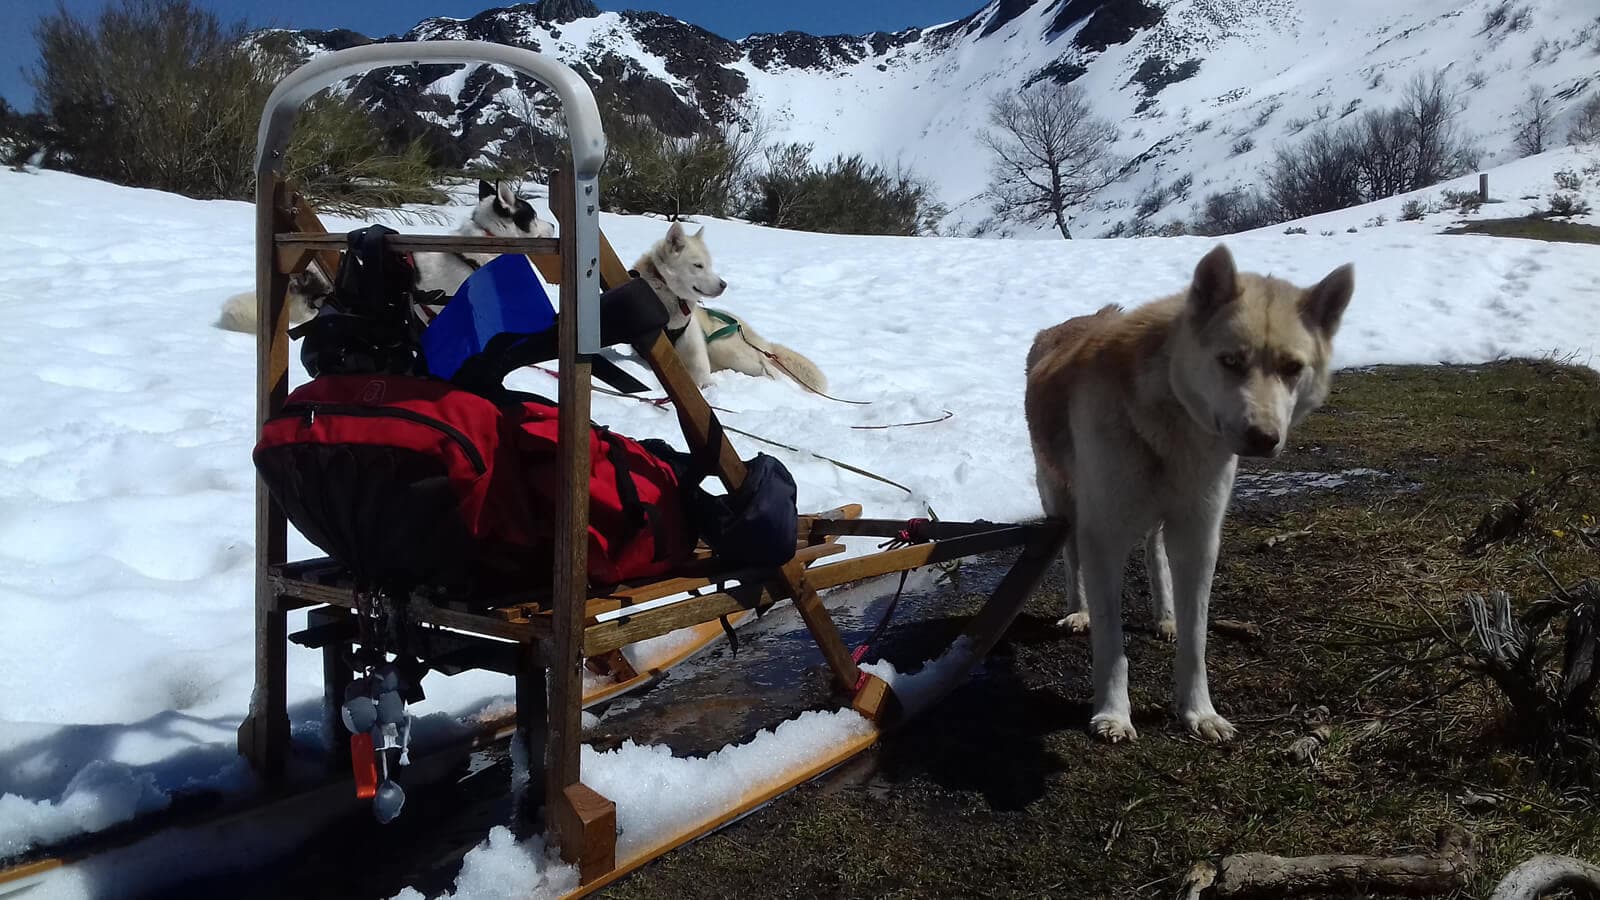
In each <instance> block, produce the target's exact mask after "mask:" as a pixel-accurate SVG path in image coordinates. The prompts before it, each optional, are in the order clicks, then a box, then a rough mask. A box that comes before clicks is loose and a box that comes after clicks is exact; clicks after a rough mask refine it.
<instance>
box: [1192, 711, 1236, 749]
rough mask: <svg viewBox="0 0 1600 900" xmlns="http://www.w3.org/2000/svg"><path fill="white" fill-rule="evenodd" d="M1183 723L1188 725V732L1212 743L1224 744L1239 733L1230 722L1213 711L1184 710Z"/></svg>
mask: <svg viewBox="0 0 1600 900" xmlns="http://www.w3.org/2000/svg"><path fill="white" fill-rule="evenodd" d="M1183 723H1184V724H1185V725H1188V726H1189V733H1190V734H1192V735H1194V736H1195V737H1197V738H1199V739H1200V740H1202V741H1206V742H1207V743H1212V744H1225V743H1227V742H1228V741H1231V740H1233V739H1234V737H1235V736H1236V735H1237V734H1238V733H1239V732H1238V730H1237V729H1236V728H1234V727H1233V723H1232V722H1229V721H1228V720H1227V719H1224V718H1223V717H1221V716H1219V715H1217V714H1216V713H1214V712H1186V713H1184V714H1183Z"/></svg>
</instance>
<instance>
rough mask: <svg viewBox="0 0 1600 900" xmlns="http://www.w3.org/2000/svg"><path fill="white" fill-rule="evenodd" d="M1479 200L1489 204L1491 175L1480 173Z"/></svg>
mask: <svg viewBox="0 0 1600 900" xmlns="http://www.w3.org/2000/svg"><path fill="white" fill-rule="evenodd" d="M1478 199H1479V200H1480V201H1482V202H1484V203H1488V202H1489V173H1488V172H1479V173H1478Z"/></svg>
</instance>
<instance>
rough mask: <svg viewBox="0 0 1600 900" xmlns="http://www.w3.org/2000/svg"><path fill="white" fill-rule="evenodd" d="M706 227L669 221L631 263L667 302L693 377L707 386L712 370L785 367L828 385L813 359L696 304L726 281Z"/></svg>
mask: <svg viewBox="0 0 1600 900" xmlns="http://www.w3.org/2000/svg"><path fill="white" fill-rule="evenodd" d="M705 233H706V230H705V229H704V228H701V229H700V230H699V231H696V232H695V233H694V234H689V233H687V232H686V231H685V230H684V228H683V225H682V224H680V223H678V222H673V223H672V226H671V227H670V228H668V229H667V234H666V236H665V237H663V238H662V239H661V240H659V241H657V242H656V243H655V244H654V245H653V246H651V248H650V249H649V250H648V251H646V252H645V254H644V255H643V256H641V257H639V261H638V262H636V263H634V265H633V269H634V271H635V272H638V273H639V277H641V278H643V279H644V280H645V281H646V282H647V283H649V285H650V287H651V289H652V290H654V291H655V292H656V296H658V297H660V298H661V302H662V303H663V304H665V305H666V307H667V315H668V322H667V333H668V334H669V335H671V336H672V346H673V347H674V348H675V349H676V350H677V351H678V356H679V357H681V358H682V359H683V363H684V365H685V366H687V367H688V369H689V374H690V375H691V376H693V377H694V380H695V383H696V384H698V385H700V386H701V387H705V386H706V384H707V383H709V382H710V381H711V373H712V372H720V371H722V370H724V369H732V370H734V371H735V372H743V373H744V374H746V375H755V376H761V375H765V376H767V377H769V378H776V377H777V376H778V373H779V372H784V373H785V374H787V375H789V376H790V377H792V378H794V379H795V380H797V381H799V382H801V384H802V385H803V386H805V387H809V388H811V389H812V390H814V391H826V390H827V389H828V379H827V378H826V377H824V376H823V374H822V371H821V370H820V369H818V368H817V366H816V364H815V363H813V362H812V361H811V360H809V359H806V358H805V357H804V356H801V355H800V354H799V353H797V352H795V351H794V350H791V349H789V348H788V347H785V346H783V345H782V344H775V343H773V342H771V341H768V340H766V339H764V338H763V337H761V335H759V334H757V333H756V331H755V329H753V328H751V327H750V324H749V323H748V322H746V321H744V320H743V319H741V318H739V317H738V316H735V315H733V314H732V313H728V312H723V311H722V310H718V311H717V312H716V313H715V316H716V317H724V316H725V317H726V318H727V319H729V320H731V324H730V323H728V322H723V321H718V320H717V318H715V317H714V315H713V314H712V313H710V312H708V311H707V310H706V308H705V307H704V306H702V305H700V298H701V297H719V296H721V295H722V292H723V291H724V290H727V287H728V283H727V282H726V281H723V280H722V279H721V278H720V277H718V276H717V273H716V270H715V269H713V268H712V266H711V252H710V251H709V250H707V249H706V242H705ZM691 325H692V327H691ZM768 354H771V356H769V355H768ZM774 357H775V358H776V359H774Z"/></svg>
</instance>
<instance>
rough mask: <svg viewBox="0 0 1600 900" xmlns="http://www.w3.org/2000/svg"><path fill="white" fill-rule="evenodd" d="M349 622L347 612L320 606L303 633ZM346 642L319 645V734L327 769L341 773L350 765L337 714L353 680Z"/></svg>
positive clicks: (347, 737) (308, 616)
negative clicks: (325, 751) (325, 749)
mask: <svg viewBox="0 0 1600 900" xmlns="http://www.w3.org/2000/svg"><path fill="white" fill-rule="evenodd" d="M350 621H351V616H350V612H349V610H346V609H342V608H340V607H337V606H324V607H320V608H318V609H313V610H311V611H310V612H307V613H306V627H307V630H311V629H317V628H338V627H340V626H344V625H346V624H348V623H350ZM349 649H350V643H349V642H348V641H344V640H334V641H331V642H329V643H327V644H323V645H322V733H323V734H325V735H327V737H328V768H329V769H334V770H340V771H342V770H344V769H345V767H346V766H348V765H350V732H348V731H346V730H345V727H344V719H343V717H342V716H340V714H339V710H340V708H341V707H342V706H343V705H344V691H345V688H346V687H348V686H349V685H350V682H351V681H353V680H355V679H354V676H355V673H354V672H352V671H351V670H350V663H349V662H348V661H347V660H346V658H345V652H346V651H347V650H349Z"/></svg>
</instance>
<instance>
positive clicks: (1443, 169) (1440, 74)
mask: <svg viewBox="0 0 1600 900" xmlns="http://www.w3.org/2000/svg"><path fill="white" fill-rule="evenodd" d="M1461 109H1462V104H1461V98H1460V96H1459V95H1458V94H1457V92H1456V89H1455V87H1454V86H1452V85H1451V84H1450V83H1449V81H1448V80H1447V79H1446V77H1445V74H1444V70H1443V69H1435V70H1434V71H1433V72H1432V73H1431V74H1426V75H1425V74H1423V73H1421V72H1418V73H1417V74H1416V75H1414V76H1412V78H1411V81H1410V83H1409V84H1407V85H1406V93H1405V97H1404V98H1403V99H1402V100H1401V102H1400V111H1401V112H1402V113H1403V114H1404V115H1405V116H1406V117H1407V118H1408V119H1409V120H1410V126H1411V128H1412V137H1411V139H1412V140H1413V141H1415V143H1416V159H1415V163H1414V166H1413V169H1412V172H1411V180H1410V183H1411V185H1413V187H1412V188H1411V190H1415V189H1417V188H1421V187H1427V186H1428V185H1432V184H1438V183H1439V182H1441V181H1444V180H1446V179H1449V178H1454V177H1455V176H1457V175H1459V174H1461V173H1462V172H1466V171H1469V170H1470V169H1472V168H1473V167H1474V166H1476V165H1477V164H1478V148H1477V147H1476V146H1474V145H1473V143H1472V142H1471V141H1470V140H1468V139H1467V137H1466V135H1464V134H1463V133H1462V131H1461Z"/></svg>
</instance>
